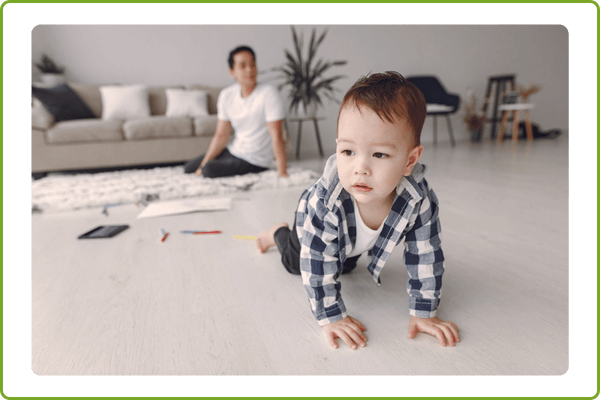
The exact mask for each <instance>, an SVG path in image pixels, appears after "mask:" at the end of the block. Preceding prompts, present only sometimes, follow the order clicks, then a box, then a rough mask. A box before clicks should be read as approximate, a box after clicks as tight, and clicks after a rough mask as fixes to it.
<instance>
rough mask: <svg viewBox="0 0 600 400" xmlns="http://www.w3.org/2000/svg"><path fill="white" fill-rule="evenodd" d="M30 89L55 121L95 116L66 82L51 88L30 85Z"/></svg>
mask: <svg viewBox="0 0 600 400" xmlns="http://www.w3.org/2000/svg"><path fill="white" fill-rule="evenodd" d="M31 91H32V94H33V96H34V97H36V98H37V99H38V100H40V101H41V102H42V104H43V105H44V107H46V108H47V109H48V111H50V113H51V114H52V116H53V117H54V120H55V121H57V122H58V121H68V120H72V119H84V118H94V117H95V115H94V113H93V112H92V111H91V110H90V109H89V107H88V106H87V105H86V104H85V103H84V102H83V100H81V98H80V97H79V96H78V95H77V93H75V92H74V91H73V90H72V89H71V88H70V87H69V86H68V85H67V84H62V85H58V86H54V87H51V88H41V87H35V86H32V87H31Z"/></svg>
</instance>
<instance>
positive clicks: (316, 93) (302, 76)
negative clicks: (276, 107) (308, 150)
mask: <svg viewBox="0 0 600 400" xmlns="http://www.w3.org/2000/svg"><path fill="white" fill-rule="evenodd" d="M291 28H292V38H293V41H294V50H295V54H292V53H291V52H290V51H288V50H287V49H286V50H285V57H286V59H287V61H286V62H285V64H283V65H282V66H280V67H275V68H272V69H271V71H278V72H280V73H281V75H280V76H279V77H278V78H280V79H283V83H281V84H280V85H279V89H280V90H281V89H282V88H285V87H289V89H290V92H289V96H288V97H289V98H290V111H291V112H293V113H295V114H296V115H297V114H298V108H299V107H300V104H302V106H303V108H304V112H305V113H306V115H307V116H310V117H314V116H315V115H316V112H317V109H318V107H319V106H321V105H323V97H326V98H328V99H330V100H332V101H334V102H336V103H339V101H338V100H337V99H336V98H335V97H334V96H333V94H334V91H336V90H337V89H336V88H334V87H333V83H334V82H335V81H337V80H338V79H341V78H344V77H345V76H344V75H335V76H332V77H325V76H324V75H325V73H326V72H327V71H328V70H329V69H330V68H331V67H336V66H341V65H345V64H346V63H347V62H346V61H339V60H338V61H323V59H319V60H318V61H315V56H316V53H317V50H318V49H319V46H320V45H321V43H323V40H324V39H325V35H326V34H327V30H325V31H324V32H323V33H321V35H320V36H319V37H318V38H317V36H316V30H315V29H313V30H312V34H311V36H310V43H309V45H308V54H307V55H306V57H303V54H302V53H303V49H302V47H303V42H302V37H301V36H300V37H298V34H297V33H296V29H295V28H294V27H293V26H292V27H291Z"/></svg>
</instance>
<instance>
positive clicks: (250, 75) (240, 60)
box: [229, 51, 257, 86]
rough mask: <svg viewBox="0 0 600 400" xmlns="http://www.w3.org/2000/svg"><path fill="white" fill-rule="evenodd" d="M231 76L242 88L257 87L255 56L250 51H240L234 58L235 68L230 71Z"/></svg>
mask: <svg viewBox="0 0 600 400" xmlns="http://www.w3.org/2000/svg"><path fill="white" fill-rule="evenodd" d="M229 73H230V74H231V76H233V77H234V78H235V80H236V81H237V82H238V83H239V84H240V85H242V86H255V85H256V75H257V70H256V63H255V62H254V56H252V53H250V52H249V51H240V52H239V53H236V54H235V55H234V56H233V68H231V69H230V70H229Z"/></svg>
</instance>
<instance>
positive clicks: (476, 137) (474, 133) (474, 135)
mask: <svg viewBox="0 0 600 400" xmlns="http://www.w3.org/2000/svg"><path fill="white" fill-rule="evenodd" d="M479 141H481V129H471V142H479Z"/></svg>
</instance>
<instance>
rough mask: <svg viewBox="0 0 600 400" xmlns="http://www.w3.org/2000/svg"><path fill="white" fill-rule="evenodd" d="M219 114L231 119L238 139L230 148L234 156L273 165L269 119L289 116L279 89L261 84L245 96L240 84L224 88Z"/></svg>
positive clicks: (262, 165)
mask: <svg viewBox="0 0 600 400" xmlns="http://www.w3.org/2000/svg"><path fill="white" fill-rule="evenodd" d="M217 117H218V118H219V119H220V120H223V121H229V122H230V123H231V126H232V127H233V129H234V130H235V138H234V139H233V142H232V143H231V144H230V145H229V146H228V147H227V149H228V150H229V152H230V153H231V154H233V155H234V156H236V157H238V158H241V159H243V160H246V161H248V162H249V163H250V164H254V165H258V166H260V167H264V168H269V167H271V166H272V164H273V159H274V156H273V145H272V140H271V135H270V134H269V130H268V127H267V122H272V121H279V120H281V119H284V118H285V107H284V103H283V100H282V99H281V96H280V95H279V92H278V91H277V89H276V88H275V87H273V86H271V85H266V84H258V85H256V87H255V88H254V90H253V91H252V93H251V94H250V96H248V97H246V98H245V99H244V98H242V88H241V86H240V85H239V84H238V83H235V84H233V85H231V86H228V87H226V88H225V89H223V90H221V93H220V94H219V99H218V100H217Z"/></svg>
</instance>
